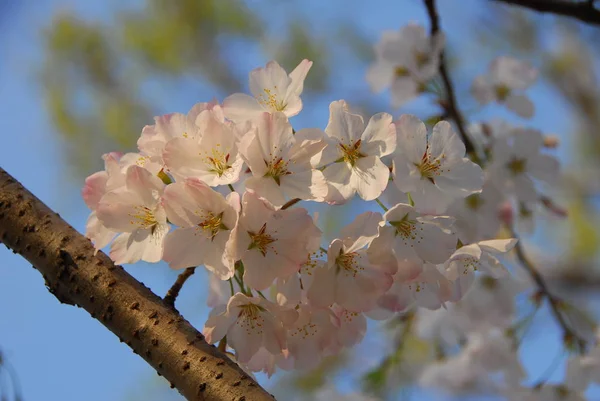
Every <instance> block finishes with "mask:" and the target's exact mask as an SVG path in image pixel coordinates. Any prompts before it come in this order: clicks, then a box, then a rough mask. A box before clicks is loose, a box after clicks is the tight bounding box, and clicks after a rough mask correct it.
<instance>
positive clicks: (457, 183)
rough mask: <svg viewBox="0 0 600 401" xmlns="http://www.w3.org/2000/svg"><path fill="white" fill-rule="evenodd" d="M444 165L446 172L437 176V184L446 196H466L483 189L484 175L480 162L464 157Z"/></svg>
mask: <svg viewBox="0 0 600 401" xmlns="http://www.w3.org/2000/svg"><path fill="white" fill-rule="evenodd" d="M444 167H445V171H444V174H443V175H440V176H438V177H436V179H435V185H436V186H437V187H438V188H439V189H441V190H442V191H444V193H445V194H446V196H448V195H449V196H453V197H462V198H465V197H467V196H469V195H471V194H473V193H475V192H480V191H481V188H482V187H483V181H484V176H483V171H482V170H481V167H479V165H478V164H475V163H473V162H472V161H470V160H469V159H467V158H463V159H459V160H458V161H456V162H454V163H452V164H451V165H448V166H444Z"/></svg>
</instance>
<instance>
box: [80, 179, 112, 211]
mask: <svg viewBox="0 0 600 401" xmlns="http://www.w3.org/2000/svg"><path fill="white" fill-rule="evenodd" d="M107 181H108V174H107V173H106V171H98V172H97V173H94V174H92V175H90V176H89V177H87V178H86V179H85V185H84V187H83V189H82V190H81V195H82V197H83V201H84V202H85V204H86V205H87V207H89V208H90V210H92V211H93V210H96V207H97V206H98V202H100V198H102V196H103V195H104V193H105V191H106V182H107Z"/></svg>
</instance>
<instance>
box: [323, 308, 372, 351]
mask: <svg viewBox="0 0 600 401" xmlns="http://www.w3.org/2000/svg"><path fill="white" fill-rule="evenodd" d="M331 310H332V312H333V313H334V315H335V316H336V318H337V319H332V322H333V324H334V325H335V326H336V328H337V330H336V332H335V335H336V340H337V346H338V347H339V348H341V347H346V348H350V347H353V346H355V345H356V344H358V343H360V342H361V341H362V339H363V338H364V337H365V334H366V332H367V319H366V317H365V315H364V314H362V313H360V312H354V311H350V310H348V309H346V308H343V307H341V306H340V305H337V304H336V305H333V306H332V307H331Z"/></svg>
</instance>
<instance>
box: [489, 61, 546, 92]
mask: <svg viewBox="0 0 600 401" xmlns="http://www.w3.org/2000/svg"><path fill="white" fill-rule="evenodd" d="M490 72H491V75H492V78H493V80H494V82H495V83H497V84H500V85H506V86H507V87H508V88H510V89H527V88H528V87H529V86H531V85H532V84H533V83H534V82H535V80H536V79H537V75H538V72H537V70H536V69H535V68H534V67H532V66H531V65H530V64H529V63H527V62H525V61H520V60H517V59H515V58H512V57H507V56H501V57H498V58H496V59H495V60H494V61H492V64H491V65H490Z"/></svg>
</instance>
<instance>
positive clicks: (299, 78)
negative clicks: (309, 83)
mask: <svg viewBox="0 0 600 401" xmlns="http://www.w3.org/2000/svg"><path fill="white" fill-rule="evenodd" d="M312 65H313V62H312V61H309V60H307V59H304V60H302V61H301V62H300V64H298V66H297V67H296V68H294V71H292V72H290V75H289V77H290V79H291V80H292V82H291V83H290V85H289V87H288V93H293V94H295V95H297V96H300V94H301V93H302V91H303V90H304V80H305V79H306V75H307V74H308V71H310V68H311V67H312Z"/></svg>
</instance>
